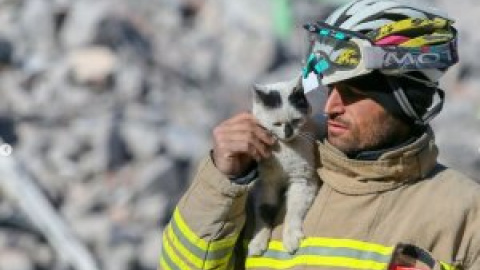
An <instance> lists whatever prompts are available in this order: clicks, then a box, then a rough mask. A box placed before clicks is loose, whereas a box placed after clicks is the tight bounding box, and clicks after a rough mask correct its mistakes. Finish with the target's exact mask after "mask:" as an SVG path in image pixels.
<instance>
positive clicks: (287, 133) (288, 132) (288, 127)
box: [284, 124, 293, 139]
mask: <svg viewBox="0 0 480 270" xmlns="http://www.w3.org/2000/svg"><path fill="white" fill-rule="evenodd" d="M284 133H285V138H286V139H289V138H290V137H292V135H293V127H292V126H291V125H290V124H285V127H284Z"/></svg>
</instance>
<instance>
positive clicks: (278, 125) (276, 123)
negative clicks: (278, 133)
mask: <svg viewBox="0 0 480 270" xmlns="http://www.w3.org/2000/svg"><path fill="white" fill-rule="evenodd" d="M273 125H274V126H276V127H280V126H281V125H282V123H281V122H275V123H273Z"/></svg>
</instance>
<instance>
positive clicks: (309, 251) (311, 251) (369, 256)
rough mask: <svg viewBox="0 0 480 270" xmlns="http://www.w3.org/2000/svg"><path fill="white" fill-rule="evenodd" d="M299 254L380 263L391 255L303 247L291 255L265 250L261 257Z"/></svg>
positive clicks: (290, 257) (284, 258)
mask: <svg viewBox="0 0 480 270" xmlns="http://www.w3.org/2000/svg"><path fill="white" fill-rule="evenodd" d="M299 255H317V256H328V257H349V258H355V259H359V260H373V261H376V262H381V263H388V262H389V261H390V259H391V256H387V255H383V254H379V253H376V252H373V251H371V252H369V251H361V250H355V249H350V248H331V247H304V248H301V249H300V250H298V251H297V252H296V253H295V254H294V255H291V254H290V253H288V252H283V251H277V250H267V251H266V252H265V253H264V254H263V257H264V258H265V257H267V258H273V259H279V260H289V259H292V258H294V257H295V256H299Z"/></svg>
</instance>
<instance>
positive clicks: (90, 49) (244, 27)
mask: <svg viewBox="0 0 480 270" xmlns="http://www.w3.org/2000/svg"><path fill="white" fill-rule="evenodd" d="M344 2H345V1H341V0H328V1H327V0H296V1H293V0H262V1H258V0H242V1H228V0H216V1H205V0H0V137H1V139H2V141H3V143H8V144H9V145H11V146H12V148H13V149H12V153H11V155H9V154H10V153H9V151H6V150H8V148H0V150H2V149H3V150H2V151H0V184H1V186H0V270H41V269H42V270H52V269H53V270H59V269H76V270H90V269H92V270H94V269H107V270H123V269H125V270H153V269H156V266H157V262H158V255H159V252H160V248H161V232H162V229H163V227H164V226H165V224H166V222H167V221H168V220H169V218H170V215H171V213H172V210H173V207H174V206H175V203H176V202H177V200H178V199H179V197H180V196H181V194H182V192H183V191H184V190H185V188H186V186H187V185H188V183H189V181H190V179H191V176H192V173H193V172H194V170H195V166H196V163H197V162H198V161H199V159H201V158H202V157H203V156H204V155H206V153H208V150H209V149H210V147H211V138H210V137H211V130H212V128H213V127H214V126H215V125H216V124H218V123H219V122H221V121H222V120H224V119H225V118H227V117H229V116H231V115H232V114H234V113H237V112H239V111H242V110H248V109H249V91H250V86H251V84H252V83H253V82H259V81H275V80H283V79H287V78H291V77H292V76H294V75H295V74H296V73H297V72H299V70H300V68H301V60H302V57H303V54H304V53H305V52H304V51H303V47H304V41H303V40H304V32H303V30H302V27H301V26H302V25H303V24H304V23H306V22H311V21H314V20H319V19H322V18H325V16H326V15H327V14H328V13H329V12H331V11H332V10H333V9H334V8H335V7H337V6H338V5H340V4H342V3H344ZM427 3H430V4H434V5H436V6H438V7H439V8H442V9H444V10H446V11H447V12H448V13H449V15H450V16H452V17H453V18H455V19H456V20H457V23H456V26H457V27H458V29H459V32H460V58H461V62H460V64H458V65H457V66H456V67H455V68H453V69H452V70H451V71H450V72H449V73H448V75H447V76H446V77H445V79H444V81H443V87H444V89H445V90H446V95H447V102H446V104H445V107H444V111H443V113H442V114H441V115H440V116H439V117H438V118H437V119H435V120H434V121H433V124H432V125H433V127H434V130H435V131H436V134H437V135H436V136H437V142H438V145H439V147H440V159H441V161H442V162H444V163H445V164H447V165H449V166H451V167H453V168H456V169H458V170H460V171H462V172H463V173H465V174H466V175H468V176H470V177H472V178H474V179H475V180H477V181H480V61H478V58H479V56H480V35H479V34H477V29H476V27H478V25H479V23H480V18H479V17H478V14H480V2H479V1H473V0H459V1H448V0H435V1H428V2H427ZM309 95H310V97H309V98H310V99H311V100H312V101H315V106H316V109H317V111H321V101H322V93H321V91H313V92H310V93H309ZM3 146H5V145H2V147H3ZM432 192H434V191H432ZM459 199H461V198H459Z"/></svg>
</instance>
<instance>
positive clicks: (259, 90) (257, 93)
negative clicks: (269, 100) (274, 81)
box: [252, 83, 267, 101]
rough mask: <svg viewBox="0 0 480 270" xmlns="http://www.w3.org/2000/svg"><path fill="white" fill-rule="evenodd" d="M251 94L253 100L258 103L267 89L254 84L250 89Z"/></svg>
mask: <svg viewBox="0 0 480 270" xmlns="http://www.w3.org/2000/svg"><path fill="white" fill-rule="evenodd" d="M252 92H253V97H254V99H255V100H257V101H260V100H261V97H262V94H265V93H266V92H267V88H266V87H265V86H264V85H261V84H258V83H256V84H254V85H253V87H252Z"/></svg>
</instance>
